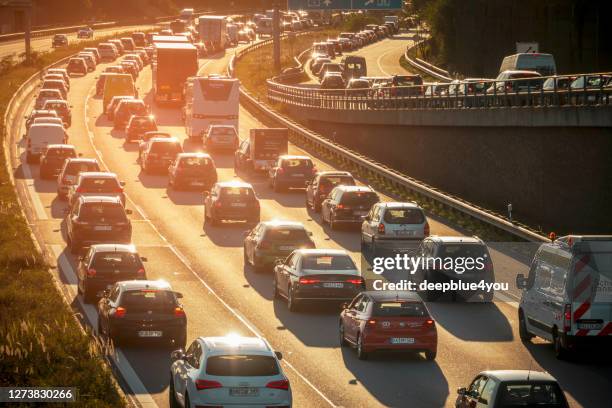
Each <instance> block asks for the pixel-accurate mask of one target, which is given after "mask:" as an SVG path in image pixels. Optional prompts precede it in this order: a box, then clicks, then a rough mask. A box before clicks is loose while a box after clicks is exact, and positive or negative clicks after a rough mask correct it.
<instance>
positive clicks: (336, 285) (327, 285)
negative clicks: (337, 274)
mask: <svg viewBox="0 0 612 408" xmlns="http://www.w3.org/2000/svg"><path fill="white" fill-rule="evenodd" d="M323 287H324V288H343V287H344V283H342V282H326V283H324V284H323Z"/></svg>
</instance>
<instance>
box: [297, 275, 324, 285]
mask: <svg viewBox="0 0 612 408" xmlns="http://www.w3.org/2000/svg"><path fill="white" fill-rule="evenodd" d="M299 282H300V285H312V284H313V283H319V282H321V280H320V279H313V278H304V277H302V278H300V280H299Z"/></svg>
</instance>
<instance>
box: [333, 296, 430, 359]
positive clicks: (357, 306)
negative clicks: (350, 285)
mask: <svg viewBox="0 0 612 408" xmlns="http://www.w3.org/2000/svg"><path fill="white" fill-rule="evenodd" d="M343 306H345V307H343V310H342V312H341V313H340V324H339V327H340V345H341V346H343V347H344V346H347V345H351V346H353V347H355V348H356V349H357V357H358V358H359V359H360V360H365V359H367V358H368V355H369V354H370V353H372V352H375V351H379V350H380V351H402V352H405V351H413V352H416V353H425V358H427V360H430V361H431V360H434V359H435V358H436V352H437V348H438V333H437V330H436V323H435V321H434V320H433V318H432V317H431V316H430V314H429V311H428V310H427V307H426V306H425V303H423V301H422V300H421V298H420V297H419V295H418V294H416V293H414V292H408V291H368V292H362V293H360V294H359V295H357V296H356V297H355V299H353V301H352V302H351V303H350V305H343Z"/></svg>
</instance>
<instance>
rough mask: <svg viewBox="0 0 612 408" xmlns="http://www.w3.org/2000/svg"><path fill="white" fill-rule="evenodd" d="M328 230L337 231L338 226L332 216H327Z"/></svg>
mask: <svg viewBox="0 0 612 408" xmlns="http://www.w3.org/2000/svg"><path fill="white" fill-rule="evenodd" d="M329 228H331V229H332V230H336V229H338V224H337V223H336V221H335V220H334V216H333V215H332V214H329Z"/></svg>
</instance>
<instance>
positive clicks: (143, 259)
mask: <svg viewBox="0 0 612 408" xmlns="http://www.w3.org/2000/svg"><path fill="white" fill-rule="evenodd" d="M140 260H141V261H142V262H147V261H148V259H147V257H146V256H141V257H140Z"/></svg>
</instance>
